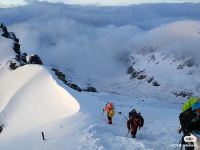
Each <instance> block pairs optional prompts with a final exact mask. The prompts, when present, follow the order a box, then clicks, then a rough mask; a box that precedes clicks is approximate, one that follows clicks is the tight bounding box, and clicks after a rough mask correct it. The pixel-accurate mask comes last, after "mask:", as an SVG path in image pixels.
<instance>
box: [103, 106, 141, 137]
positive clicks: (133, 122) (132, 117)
mask: <svg viewBox="0 0 200 150" xmlns="http://www.w3.org/2000/svg"><path fill="white" fill-rule="evenodd" d="M103 111H105V112H106V113H107V118H108V124H112V118H113V116H114V115H115V107H114V105H113V103H111V102H108V103H107V104H106V106H105V108H104V109H103ZM118 113H119V114H120V115H121V112H118ZM125 119H126V120H127V128H128V133H129V132H130V133H131V135H132V137H133V138H136V134H137V130H138V128H139V129H140V128H141V127H143V125H144V119H143V117H142V116H141V113H137V111H136V110H135V109H133V110H132V111H130V112H129V118H128V119H127V118H125Z"/></svg>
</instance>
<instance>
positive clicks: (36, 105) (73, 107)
mask: <svg viewBox="0 0 200 150" xmlns="http://www.w3.org/2000/svg"><path fill="white" fill-rule="evenodd" d="M7 68H8V66H2V67H1V68H0V72H1V73H0V82H1V86H0V112H1V122H2V123H3V124H4V125H5V129H4V132H3V133H2V134H3V135H2V136H8V137H9V136H13V135H18V134H22V133H24V132H27V131H30V130H32V129H34V128H36V127H38V126H41V125H44V124H46V123H50V122H53V121H56V120H59V119H63V118H65V117H68V116H71V115H73V114H75V113H76V112H77V111H78V110H79V107H80V106H79V104H78V102H77V101H76V99H74V98H73V96H71V95H70V94H69V93H68V92H67V91H66V90H64V89H63V88H62V87H60V86H59V85H57V83H56V82H55V80H54V79H53V78H52V76H51V75H50V74H49V73H48V71H47V70H46V69H44V68H43V67H42V66H38V65H26V66H24V67H19V68H18V69H17V70H15V71H12V70H7Z"/></svg>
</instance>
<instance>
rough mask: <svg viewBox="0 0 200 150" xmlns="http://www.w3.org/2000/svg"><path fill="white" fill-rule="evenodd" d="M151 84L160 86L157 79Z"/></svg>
mask: <svg viewBox="0 0 200 150" xmlns="http://www.w3.org/2000/svg"><path fill="white" fill-rule="evenodd" d="M152 84H153V86H160V84H159V83H158V82H157V81H154V82H153V83H152Z"/></svg>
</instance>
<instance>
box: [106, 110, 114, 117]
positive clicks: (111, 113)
mask: <svg viewBox="0 0 200 150" xmlns="http://www.w3.org/2000/svg"><path fill="white" fill-rule="evenodd" d="M114 115H115V111H114V109H111V110H110V111H109V114H108V116H109V117H113V116H114Z"/></svg>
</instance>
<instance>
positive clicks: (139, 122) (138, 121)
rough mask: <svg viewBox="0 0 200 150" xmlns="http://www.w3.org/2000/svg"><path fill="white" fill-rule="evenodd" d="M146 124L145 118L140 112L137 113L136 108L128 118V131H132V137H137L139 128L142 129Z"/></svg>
mask: <svg viewBox="0 0 200 150" xmlns="http://www.w3.org/2000/svg"><path fill="white" fill-rule="evenodd" d="M143 125H144V119H143V117H142V116H141V114H140V113H137V112H136V110H135V111H134V113H133V114H132V115H131V116H130V113H129V119H128V120H127V128H128V133H129V132H131V135H132V138H136V134H137V130H138V128H139V129H140V128H141V127H143Z"/></svg>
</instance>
